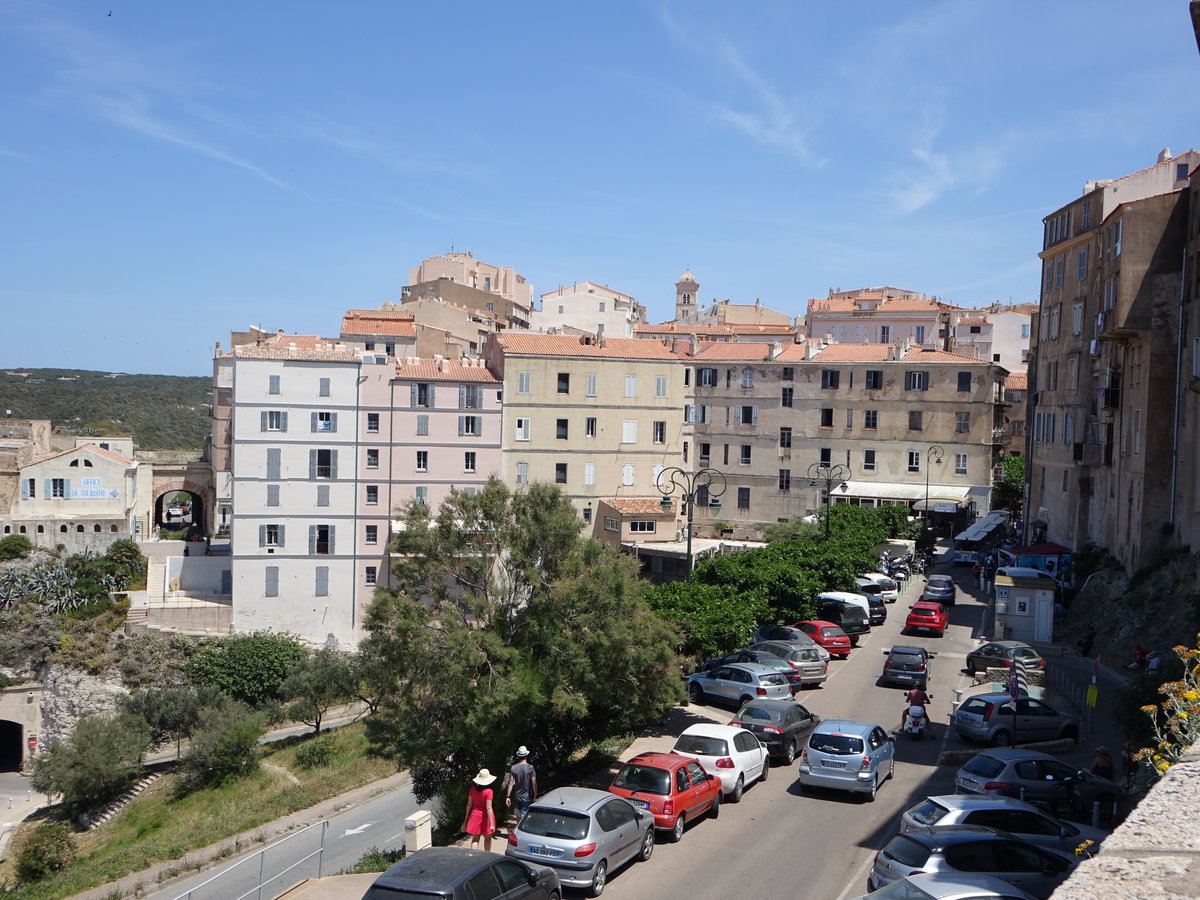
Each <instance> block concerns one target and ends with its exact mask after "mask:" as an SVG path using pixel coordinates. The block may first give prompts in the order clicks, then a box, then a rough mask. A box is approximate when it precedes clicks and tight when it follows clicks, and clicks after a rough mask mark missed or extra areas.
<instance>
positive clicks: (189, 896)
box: [175, 819, 329, 900]
mask: <svg viewBox="0 0 1200 900" xmlns="http://www.w3.org/2000/svg"><path fill="white" fill-rule="evenodd" d="M313 828H320V829H321V841H320V844H319V845H318V846H317V849H316V850H314V851H313V852H312V853H309V854H306V855H305V856H302V857H300V859H298V860H296V861H295V862H294V863H292V864H291V865H290V866H288V867H287V868H286V869H283V870H282V871H280V872H276V873H275V874H274V875H272V876H271V877H270V878H264V877H263V875H264V869H265V867H266V859H267V854H268V853H269V852H270V851H272V850H274V849H275V848H276V847H279V846H281V845H282V844H286V843H287V842H288V841H290V840H291V839H292V838H295V837H299V836H300V835H302V834H304V833H305V832H306V831H310V830H312V829H313ZM328 833H329V820H328V819H322V820H321V821H320V822H313V823H312V824H311V825H306V826H304V827H303V828H301V829H300V830H299V831H294V832H292V833H291V834H289V835H288V836H287V837H285V838H282V839H280V840H278V841H276V842H275V843H273V844H271V845H270V846H267V847H263V848H262V849H261V850H259V851H257V852H256V853H252V854H250V855H249V856H247V857H246V858H245V859H239V860H238V861H237V862H235V863H234V864H233V865H232V866H230V867H229V868H228V869H224V870H222V871H220V872H218V873H217V874H216V875H214V876H213V877H212V878H209V879H207V880H205V881H202V882H200V884H198V885H196V886H195V887H194V888H191V889H190V890H187V891H184V892H183V893H182V894H179V895H178V896H177V897H175V900H196V894H197V892H198V891H201V890H203V889H204V888H206V887H208V886H209V885H210V884H213V883H215V882H217V881H219V880H220V879H222V878H224V877H225V876H227V875H228V874H229V873H230V872H233V871H234V870H235V869H237V868H238V866H242V865H245V864H246V863H248V862H251V861H252V860H254V859H255V857H257V858H258V884H257V885H256V886H255V887H252V888H250V890H248V891H246V893H244V894H240V895H238V896H237V897H228V896H227V895H225V894H215V895H214V896H217V897H220V898H221V900H246V898H247V897H249V896H250V895H251V894H256V895H257V897H256V900H262V890H263V887H264V886H265V885H266V884H267V882H270V881H274V880H275V879H277V878H280V877H281V876H283V875H286V874H287V873H288V872H290V871H292V869H295V868H296V867H297V866H299V865H302V864H303V863H306V862H308V860H310V859H312V858H313V857H314V856H315V857H317V877H318V878H320V877H321V860H322V854H324V852H325V836H326V835H327V834H328ZM201 896H203V895H201Z"/></svg>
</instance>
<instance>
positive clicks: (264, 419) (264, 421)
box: [258, 409, 267, 431]
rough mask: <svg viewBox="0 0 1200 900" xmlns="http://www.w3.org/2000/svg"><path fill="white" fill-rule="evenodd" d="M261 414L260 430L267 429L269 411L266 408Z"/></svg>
mask: <svg viewBox="0 0 1200 900" xmlns="http://www.w3.org/2000/svg"><path fill="white" fill-rule="evenodd" d="M258 415H259V427H258V430H259V431H266V430H267V411H266V410H265V409H264V410H263V411H262V412H261V413H259V414H258Z"/></svg>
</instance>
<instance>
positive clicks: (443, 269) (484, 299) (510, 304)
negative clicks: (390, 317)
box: [401, 252, 533, 328]
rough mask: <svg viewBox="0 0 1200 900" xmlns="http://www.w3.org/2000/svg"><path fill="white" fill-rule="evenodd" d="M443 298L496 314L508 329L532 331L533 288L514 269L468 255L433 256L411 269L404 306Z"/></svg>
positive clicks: (404, 290)
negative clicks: (417, 301) (530, 328)
mask: <svg viewBox="0 0 1200 900" xmlns="http://www.w3.org/2000/svg"><path fill="white" fill-rule="evenodd" d="M434 298H436V299H439V300H445V301H446V302H448V303H453V304H454V305H456V306H461V307H464V308H466V309H474V310H477V311H479V312H490V313H494V314H495V315H496V316H497V318H499V319H500V320H501V321H502V322H504V323H505V326H506V327H508V328H528V327H529V323H530V319H531V316H532V312H533V285H531V284H529V283H528V282H527V281H526V280H525V278H524V276H522V275H518V274H517V273H516V271H515V270H514V269H513V268H512V267H511V266H496V265H492V264H491V263H485V262H483V261H482V260H478V259H476V258H475V257H474V256H472V255H471V253H470V252H467V253H453V252H452V253H444V254H442V255H441V256H431V257H430V258H429V259H426V260H424V261H423V262H421V263H420V264H419V265H416V266H413V267H412V268H411V269H409V270H408V285H407V286H406V287H404V289H403V290H402V291H401V300H402V302H403V303H409V302H411V301H413V300H419V299H434Z"/></svg>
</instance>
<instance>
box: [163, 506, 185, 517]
mask: <svg viewBox="0 0 1200 900" xmlns="http://www.w3.org/2000/svg"><path fill="white" fill-rule="evenodd" d="M167 515H168V516H177V517H179V516H182V515H183V507H182V506H168V507H167Z"/></svg>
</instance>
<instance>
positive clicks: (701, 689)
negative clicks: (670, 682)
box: [688, 663, 792, 706]
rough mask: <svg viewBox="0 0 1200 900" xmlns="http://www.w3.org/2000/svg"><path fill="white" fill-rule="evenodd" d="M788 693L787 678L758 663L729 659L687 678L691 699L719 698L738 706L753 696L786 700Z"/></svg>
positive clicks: (790, 693)
mask: <svg viewBox="0 0 1200 900" xmlns="http://www.w3.org/2000/svg"><path fill="white" fill-rule="evenodd" d="M791 696H792V688H791V686H790V685H789V684H788V680H787V679H786V678H784V677H783V676H782V675H780V674H779V673H778V672H777V671H775V670H774V669H772V668H771V667H770V666H764V665H763V664H762V663H731V664H730V665H727V666H718V667H717V668H715V669H713V670H712V671H711V672H697V673H696V674H695V675H693V676H691V678H689V679H688V699H689V700H691V701H692V702H693V703H704V702H706V701H708V700H723V701H725V702H726V703H733V704H736V705H737V706H741V705H742V704H743V703H745V702H746V701H747V700H754V699H755V698H757V697H770V698H771V699H773V700H788V699H790V698H791Z"/></svg>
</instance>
